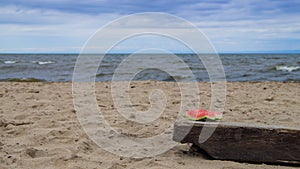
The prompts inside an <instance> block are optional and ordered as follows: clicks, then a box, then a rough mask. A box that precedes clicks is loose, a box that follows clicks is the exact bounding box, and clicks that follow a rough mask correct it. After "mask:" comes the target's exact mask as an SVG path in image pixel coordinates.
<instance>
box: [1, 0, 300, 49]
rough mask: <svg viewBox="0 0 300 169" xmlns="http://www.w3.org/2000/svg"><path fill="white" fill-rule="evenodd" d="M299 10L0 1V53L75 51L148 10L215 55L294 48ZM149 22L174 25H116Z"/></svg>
mask: <svg viewBox="0 0 300 169" xmlns="http://www.w3.org/2000/svg"><path fill="white" fill-rule="evenodd" d="M299 6H300V1H297V0H285V1H282V0H251V1H240V0H216V1H209V0H202V1H192V0H185V1H184V0H174V1H167V0H153V1H151V2H149V1H145V0H140V1H132V0H123V1H119V0H86V1H71V0H44V1H43V2H41V1H38V0H28V1H23V0H11V1H1V2H0V37H1V42H0V50H1V51H2V52H5V51H7V52H13V51H21V50H24V51H33V50H34V51H36V50H39V49H41V50H45V52H47V51H54V50H55V49H57V51H58V52H59V51H68V50H70V52H78V51H79V49H80V47H81V46H83V44H84V43H85V41H86V40H87V39H88V38H89V37H90V36H91V35H92V34H93V33H94V32H95V31H96V30H98V29H99V28H101V27H102V26H104V25H105V24H107V23H109V22H111V21H113V20H114V19H116V18H118V17H121V16H124V15H128V14H133V13H136V12H149V11H150V12H151V11H152V12H167V13H171V14H174V15H177V16H179V17H182V18H184V19H186V20H188V21H190V22H191V23H193V24H194V25H196V26H197V27H198V28H199V29H201V30H202V31H203V32H204V33H205V34H206V35H207V36H208V37H209V38H210V39H211V41H212V43H213V44H215V46H216V48H217V49H218V51H220V52H223V51H255V50H276V49H280V50H295V49H298V47H299V46H300V42H299V41H298V40H297V39H300V17H299V16H300V9H299V8H300V7H299ZM141 23H142V24H141ZM151 24H158V25H164V26H165V27H170V28H172V27H173V28H174V26H178V25H177V24H176V22H175V21H172V20H164V19H163V18H158V19H156V20H132V21H130V22H127V23H123V24H121V25H119V26H120V27H123V28H125V27H126V28H128V29H135V28H136V27H137V26H141V25H144V26H151ZM154 26H156V25H154ZM135 43H137V42H135ZM17 49H19V50H17ZM46 49H49V50H46ZM122 50H125V48H122ZM39 51H40V50H39Z"/></svg>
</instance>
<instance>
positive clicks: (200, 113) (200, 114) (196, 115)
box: [186, 109, 222, 121]
mask: <svg viewBox="0 0 300 169" xmlns="http://www.w3.org/2000/svg"><path fill="white" fill-rule="evenodd" d="M186 117H187V118H188V119H190V120H194V121H199V120H200V121H205V120H211V121H216V120H220V119H221V118H222V113H221V112H212V111H207V110H204V109H197V110H190V111H188V112H187V114H186Z"/></svg>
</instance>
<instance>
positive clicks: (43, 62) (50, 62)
mask: <svg viewBox="0 0 300 169" xmlns="http://www.w3.org/2000/svg"><path fill="white" fill-rule="evenodd" d="M31 63H36V64H39V65H47V64H52V63H54V62H52V61H32V62H31Z"/></svg>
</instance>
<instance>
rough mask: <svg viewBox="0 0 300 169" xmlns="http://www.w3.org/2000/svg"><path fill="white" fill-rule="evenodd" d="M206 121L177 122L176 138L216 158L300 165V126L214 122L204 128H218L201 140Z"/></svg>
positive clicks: (174, 137)
mask: <svg viewBox="0 0 300 169" xmlns="http://www.w3.org/2000/svg"><path fill="white" fill-rule="evenodd" d="M204 125H205V123H204V122H191V121H180V122H176V123H175V125H174V135H173V140H174V141H177V142H181V143H193V144H194V145H196V146H198V147H199V148H201V149H202V150H204V151H206V152H207V153H208V154H209V155H210V156H211V157H212V158H214V159H220V160H234V161H242V162H255V163H287V164H295V165H300V129H296V128H286V127H280V126H267V125H254V124H252V125H249V124H248V125H246V124H243V123H229V122H220V123H219V124H216V123H214V122H211V123H208V124H206V125H205V128H206V127H207V128H210V127H211V128H214V127H216V126H217V127H216V128H215V131H214V132H213V134H212V135H211V136H210V137H209V138H208V139H207V140H206V141H205V142H203V143H199V135H200V133H201V131H202V129H203V127H204ZM207 128H206V129H207Z"/></svg>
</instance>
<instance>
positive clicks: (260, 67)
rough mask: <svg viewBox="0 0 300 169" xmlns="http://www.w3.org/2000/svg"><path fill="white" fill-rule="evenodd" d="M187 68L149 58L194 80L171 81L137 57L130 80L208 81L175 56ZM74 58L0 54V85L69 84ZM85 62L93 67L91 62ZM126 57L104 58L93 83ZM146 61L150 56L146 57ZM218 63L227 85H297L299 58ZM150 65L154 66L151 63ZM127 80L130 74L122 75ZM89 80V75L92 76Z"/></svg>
mask: <svg viewBox="0 0 300 169" xmlns="http://www.w3.org/2000/svg"><path fill="white" fill-rule="evenodd" d="M177 56H178V57H179V58H180V59H182V61H183V62H184V63H185V64H186V65H187V66H186V67H184V66H182V64H181V63H179V62H178V61H174V60H172V59H169V58H168V57H167V55H166V54H161V55H160V54H152V55H151V58H152V59H153V61H155V62H157V63H164V64H165V65H166V67H170V68H172V71H174V72H175V74H176V73H177V74H180V72H183V71H185V70H186V69H190V70H191V71H192V73H193V76H189V75H185V76H180V77H172V76H171V75H170V74H168V72H164V71H161V70H158V69H146V70H143V69H144V68H143V65H144V64H145V58H146V55H145V54H142V55H140V56H139V57H138V58H137V59H136V60H135V61H134V64H138V65H139V66H140V67H139V69H140V70H141V71H140V72H137V74H136V75H135V76H134V78H133V80H160V81H174V79H177V80H179V81H191V80H192V79H193V78H194V79H196V80H197V81H209V77H208V74H207V71H206V69H205V67H204V65H203V64H202V62H201V61H200V59H199V57H198V56H197V55H194V54H177ZM77 57H78V55H76V54H1V55H0V81H50V82H67V81H72V74H73V70H74V65H75V62H76V59H77ZM85 57H87V60H86V63H84V64H86V66H87V67H88V64H91V65H93V64H92V63H94V62H93V61H89V59H88V58H89V56H88V55H87V56H85ZM127 57H128V54H109V55H105V57H104V59H103V60H102V62H101V65H100V67H99V68H98V72H97V74H96V77H95V78H96V81H99V82H101V81H111V80H112V77H113V74H114V72H115V70H116V68H117V67H118V65H119V64H120V63H121V62H122V61H124V59H126V58H127ZM147 58H149V56H147ZM220 59H221V61H222V63H223V67H224V70H225V74H226V80H227V81H281V82H284V81H297V82H299V81H300V54H221V55H220ZM152 63H153V62H152ZM121 73H122V74H124V76H126V74H128V77H129V76H130V75H131V74H130V72H126V71H124V72H121ZM91 76H92V75H91Z"/></svg>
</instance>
